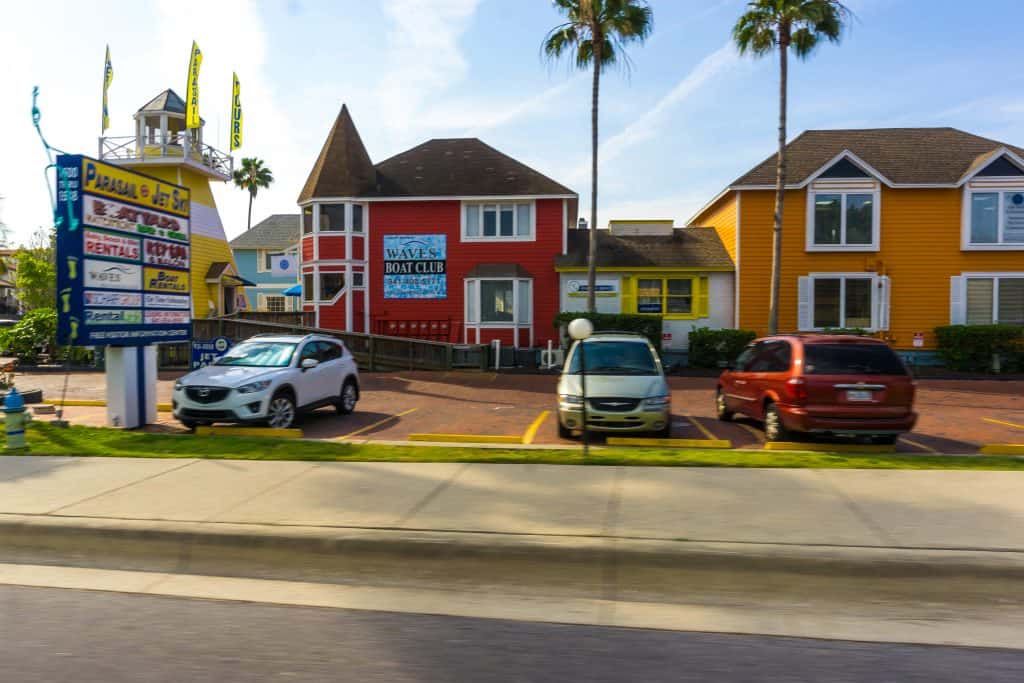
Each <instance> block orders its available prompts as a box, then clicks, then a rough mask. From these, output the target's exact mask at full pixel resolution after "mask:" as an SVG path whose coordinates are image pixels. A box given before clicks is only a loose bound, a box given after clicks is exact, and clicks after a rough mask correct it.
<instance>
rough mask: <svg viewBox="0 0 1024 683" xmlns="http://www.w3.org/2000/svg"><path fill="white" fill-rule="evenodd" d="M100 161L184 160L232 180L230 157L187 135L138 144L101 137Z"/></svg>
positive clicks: (132, 138) (134, 140) (133, 139)
mask: <svg viewBox="0 0 1024 683" xmlns="http://www.w3.org/2000/svg"><path fill="white" fill-rule="evenodd" d="M100 159H108V160H109V159H113V160H121V161H146V160H147V159H186V160H188V161H191V162H193V163H197V164H200V165H202V166H205V167H207V168H209V169H210V170H212V171H214V172H216V173H217V174H218V175H221V176H224V177H225V179H226V178H230V177H231V172H232V171H233V170H234V160H233V159H232V158H231V155H230V154H228V153H226V152H222V151H220V150H219V149H216V148H215V147H211V146H210V145H207V144H206V143H203V142H196V141H194V140H193V139H192V136H190V135H187V134H180V135H179V134H169V135H166V136H161V135H157V136H154V137H152V138H150V139H147V140H145V141H144V143H143V144H142V145H140V144H139V141H138V138H136V137H135V136H134V135H130V136H126V137H103V138H100Z"/></svg>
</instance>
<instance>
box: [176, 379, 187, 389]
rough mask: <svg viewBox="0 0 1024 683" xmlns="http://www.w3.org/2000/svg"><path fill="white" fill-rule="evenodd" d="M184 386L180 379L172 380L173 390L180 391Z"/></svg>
mask: <svg viewBox="0 0 1024 683" xmlns="http://www.w3.org/2000/svg"><path fill="white" fill-rule="evenodd" d="M184 388H185V385H184V384H182V383H181V380H180V379H176V380H174V390H175V391H181V390H182V389H184Z"/></svg>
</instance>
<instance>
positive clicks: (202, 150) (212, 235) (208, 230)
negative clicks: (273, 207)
mask: <svg viewBox="0 0 1024 683" xmlns="http://www.w3.org/2000/svg"><path fill="white" fill-rule="evenodd" d="M201 123H202V122H201ZM99 156H100V159H102V160H104V161H107V162H110V163H113V164H118V165H121V166H126V167H128V168H130V169H132V170H134V171H138V172H140V173H146V174H148V175H151V176H155V177H157V178H160V179H161V180H164V181H166V182H169V183H175V184H177V185H183V186H185V187H187V188H188V189H189V191H190V193H191V197H192V211H191V220H190V232H191V245H190V246H191V254H190V257H191V294H192V315H193V317H195V318H208V317H216V316H220V315H226V314H228V313H233V312H235V311H236V310H237V308H238V302H239V301H244V299H245V297H244V295H243V292H242V287H244V286H246V285H248V284H249V283H248V282H246V281H245V280H243V279H242V278H240V277H239V276H238V269H237V267H236V266H235V262H234V256H233V255H232V253H231V247H230V246H229V245H228V240H227V237H226V236H225V234H224V226H223V224H222V223H221V220H220V214H219V213H218V212H217V204H216V202H215V201H214V199H213V192H212V191H211V190H210V181H211V180H215V181H219V182H227V181H229V180H231V172H232V166H233V162H232V159H231V155H230V154H227V153H226V152H222V151H220V150H217V149H214V148H213V147H211V146H210V145H208V144H206V142H204V141H203V128H202V125H200V127H199V128H196V129H188V128H186V127H185V101H184V100H182V99H181V97H179V96H178V94H177V93H175V92H174V91H173V90H169V89H168V90H164V91H163V92H162V93H160V94H159V95H157V96H156V97H154V98H153V99H151V100H150V101H149V102H147V103H146V104H144V105H143V106H142V108H141V109H139V110H138V111H137V112H136V113H135V134H134V135H131V136H127V137H101V138H100V142H99Z"/></svg>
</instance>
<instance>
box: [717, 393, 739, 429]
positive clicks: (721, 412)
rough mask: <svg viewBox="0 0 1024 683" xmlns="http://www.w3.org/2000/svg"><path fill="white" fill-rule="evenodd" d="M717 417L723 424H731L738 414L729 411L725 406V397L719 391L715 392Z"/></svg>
mask: <svg viewBox="0 0 1024 683" xmlns="http://www.w3.org/2000/svg"><path fill="white" fill-rule="evenodd" d="M715 415H716V416H717V417H718V419H719V420H721V421H722V422H731V421H732V418H733V417H734V416H735V415H736V413H734V412H732V411H731V410H729V408H728V407H726V405H725V395H724V394H723V393H722V390H721V389H719V390H718V391H716V392H715Z"/></svg>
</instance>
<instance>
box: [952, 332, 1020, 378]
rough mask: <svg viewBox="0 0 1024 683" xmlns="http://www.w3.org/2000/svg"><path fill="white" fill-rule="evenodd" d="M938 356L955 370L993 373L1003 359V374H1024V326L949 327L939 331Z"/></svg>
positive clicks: (1001, 364)
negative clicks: (994, 364)
mask: <svg viewBox="0 0 1024 683" xmlns="http://www.w3.org/2000/svg"><path fill="white" fill-rule="evenodd" d="M935 336H936V337H937V338H938V341H939V348H938V353H939V356H940V357H941V358H942V360H943V362H944V363H945V365H946V367H947V368H949V369H951V370H960V371H964V372H989V371H991V370H992V357H993V356H994V355H997V354H998V355H999V356H1000V366H1001V367H1000V370H1001V371H1002V372H1021V371H1024V326H1022V325H946V326H943V327H936V328H935Z"/></svg>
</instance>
